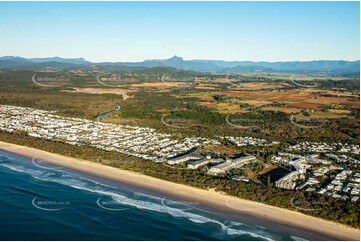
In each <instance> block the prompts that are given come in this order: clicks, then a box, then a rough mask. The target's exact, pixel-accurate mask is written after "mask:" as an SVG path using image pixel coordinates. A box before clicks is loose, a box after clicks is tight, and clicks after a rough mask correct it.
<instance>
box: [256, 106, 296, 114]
mask: <svg viewBox="0 0 361 242" xmlns="http://www.w3.org/2000/svg"><path fill="white" fill-rule="evenodd" d="M261 110H263V111H275V112H283V113H287V114H291V113H298V112H299V111H300V110H299V109H297V108H286V107H263V108H261Z"/></svg>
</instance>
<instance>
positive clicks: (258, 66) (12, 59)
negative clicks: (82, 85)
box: [0, 56, 360, 74]
mask: <svg viewBox="0 0 361 242" xmlns="http://www.w3.org/2000/svg"><path fill="white" fill-rule="evenodd" d="M90 66H97V67H100V68H101V67H106V66H108V67H109V66H111V67H113V68H116V67H119V68H122V69H126V68H154V67H172V68H176V69H181V70H190V71H201V72H228V73H229V72H296V73H299V72H323V73H343V74H345V73H359V72H360V61H359V60H358V61H343V60H317V61H286V62H265V61H260V62H254V61H223V60H184V59H183V58H182V57H178V56H173V57H172V58H169V59H159V60H158V59H154V60H145V61H142V62H90V61H87V60H85V59H84V58H61V57H49V58H23V57H17V56H3V57H0V69H17V70H19V69H24V70H37V69H42V68H57V69H74V68H78V69H79V68H86V67H90Z"/></svg>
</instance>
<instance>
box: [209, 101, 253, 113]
mask: <svg viewBox="0 0 361 242" xmlns="http://www.w3.org/2000/svg"><path fill="white" fill-rule="evenodd" d="M213 107H214V108H216V109H217V111H218V112H219V113H223V114H235V113H246V112H248V111H246V110H243V109H242V108H241V107H240V106H239V104H231V103H217V104H215V105H214V106H213Z"/></svg>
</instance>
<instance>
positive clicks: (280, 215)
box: [0, 141, 360, 241]
mask: <svg viewBox="0 0 361 242" xmlns="http://www.w3.org/2000/svg"><path fill="white" fill-rule="evenodd" d="M0 150H4V151H7V152H11V153H14V154H18V155H21V156H25V157H28V158H31V159H32V158H34V157H35V158H36V159H41V160H42V161H46V162H49V163H51V164H54V165H57V166H62V167H65V168H68V169H73V170H77V171H81V172H85V173H88V174H91V175H94V176H98V177H102V178H106V179H110V180H114V181H118V182H121V183H125V184H129V185H133V186H137V187H142V188H146V189H150V190H153V191H157V192H160V193H162V194H168V195H169V196H173V197H177V198H181V199H184V200H186V201H192V202H195V203H198V204H201V205H204V206H207V207H210V208H214V209H216V210H217V211H224V212H225V213H229V214H232V215H233V216H240V217H242V216H245V217H246V218H253V219H251V220H252V221H253V220H254V221H258V222H259V223H258V224H260V225H266V226H269V227H270V228H271V229H278V230H283V231H290V234H292V235H294V234H297V235H296V236H299V237H301V238H304V239H308V240H357V241H358V240H360V230H358V229H354V228H351V227H347V226H344V225H341V224H337V223H333V222H330V221H325V220H323V219H319V218H315V217H312V216H308V215H305V214H301V213H298V212H295V211H290V210H287V209H282V208H277V207H274V206H269V205H265V204H261V203H257V202H252V201H248V200H243V199H239V198H235V197H231V196H226V195H222V194H219V193H217V192H215V191H207V190H202V189H197V188H193V187H189V186H186V185H181V184H176V183H172V182H168V181H164V180H160V179H157V178H153V177H149V176H145V175H142V174H138V173H134V172H130V171H125V170H120V169H117V168H113V167H109V166H104V165H101V164H98V163H95V162H89V161H85V160H80V159H75V158H72V157H67V156H63V155H57V154H53V153H49V152H46V151H42V150H38V149H33V148H29V147H25V146H19V145H14V144H10V143H5V142H1V141H0Z"/></svg>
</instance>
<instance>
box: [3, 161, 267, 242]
mask: <svg viewBox="0 0 361 242" xmlns="http://www.w3.org/2000/svg"><path fill="white" fill-rule="evenodd" d="M0 166H3V167H6V168H8V169H11V170H13V171H16V172H21V173H26V174H29V175H31V176H32V177H34V178H36V179H39V180H43V181H48V182H55V183H58V184H61V185H65V186H69V187H72V188H74V189H77V190H83V191H88V192H91V193H96V194H99V195H100V196H107V197H110V198H111V199H112V200H114V201H115V202H116V203H117V204H119V205H121V206H124V207H125V208H126V207H134V208H137V209H142V210H147V211H153V212H157V213H164V214H167V215H169V216H172V217H175V218H183V219H187V220H189V221H192V222H193V223H197V224H215V225H216V226H219V227H220V229H221V231H222V232H223V233H224V234H227V235H229V236H239V235H243V236H245V235H246V236H251V237H253V238H256V239H258V240H259V239H262V240H272V235H271V234H270V233H268V232H267V231H264V230H263V229H260V228H256V227H255V226H250V225H245V224H243V223H238V222H234V221H225V222H220V221H218V220H217V219H213V218H211V217H209V216H205V215H201V214H197V213H194V212H195V211H192V212H189V211H185V209H182V208H173V207H169V206H166V205H165V204H164V203H162V201H163V200H164V199H165V198H161V197H156V196H152V195H148V194H144V193H139V192H123V191H121V190H120V189H119V188H116V187H112V186H109V185H106V184H103V183H99V182H97V181H94V180H91V179H87V178H84V177H80V176H76V175H72V174H70V173H67V172H65V171H59V170H57V171H54V170H51V171H50V170H39V169H36V168H28V167H25V166H20V165H15V164H11V165H9V164H4V163H1V164H0ZM166 201H170V202H177V201H172V200H169V199H166ZM188 210H189V209H188ZM197 212H198V213H199V212H202V210H201V209H198V208H197Z"/></svg>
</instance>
